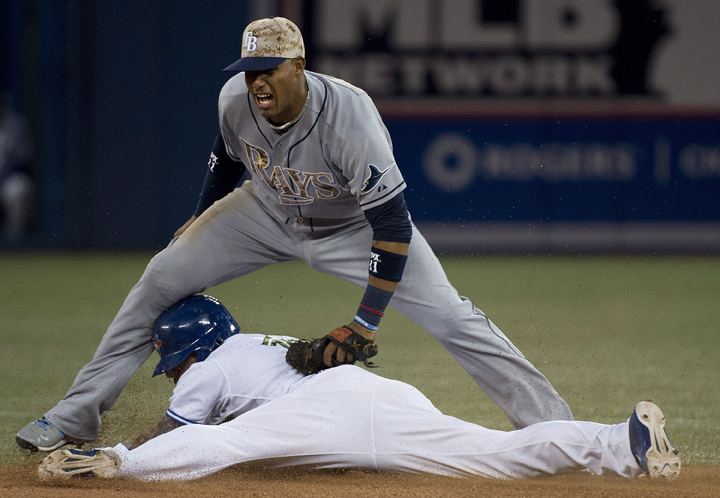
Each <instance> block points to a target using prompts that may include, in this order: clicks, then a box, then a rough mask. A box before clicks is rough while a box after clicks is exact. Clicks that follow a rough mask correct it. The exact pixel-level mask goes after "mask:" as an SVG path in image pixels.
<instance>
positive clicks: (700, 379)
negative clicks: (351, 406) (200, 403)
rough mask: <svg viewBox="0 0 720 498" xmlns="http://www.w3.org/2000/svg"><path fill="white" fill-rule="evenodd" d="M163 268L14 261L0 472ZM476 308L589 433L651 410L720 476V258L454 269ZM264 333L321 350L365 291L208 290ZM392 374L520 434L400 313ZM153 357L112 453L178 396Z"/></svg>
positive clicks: (131, 262) (313, 276) (112, 438)
mask: <svg viewBox="0 0 720 498" xmlns="http://www.w3.org/2000/svg"><path fill="white" fill-rule="evenodd" d="M150 256H151V255H150V254H129V255H124V254H93V253H83V254H31V255H26V256H23V255H18V254H1V253H0V303H1V304H0V306H1V307H2V308H1V309H2V313H0V337H2V344H3V349H2V352H1V353H0V355H1V356H0V358H2V366H3V372H4V373H3V375H2V382H1V383H0V463H2V464H9V463H22V462H34V461H37V460H38V459H39V457H38V455H27V454H24V453H21V452H20V451H19V450H17V448H16V447H15V444H14V435H15V433H16V432H17V430H19V429H20V428H21V427H22V426H23V425H25V424H26V423H28V422H29V421H31V420H33V419H35V418H37V417H38V416H40V415H42V414H43V413H44V412H45V411H46V410H47V409H49V408H51V407H52V406H53V405H54V404H55V402H57V400H59V399H60V398H61V397H62V396H63V395H64V394H65V392H66V390H67V389H68V387H69V386H70V384H71V383H72V380H73V378H74V376H75V374H76V373H77V371H78V370H79V369H80V367H82V366H83V365H84V364H85V363H86V362H87V361H89V360H90V358H91V357H92V354H93V352H94V350H95V347H96V346H97V344H98V343H99V341H100V338H101V337H102V334H103V333H104V331H105V329H106V328H107V326H108V324H109V323H110V321H111V320H112V319H113V317H114V315H115V313H116V312H117V310H118V309H119V307H120V305H121V304H122V301H123V299H124V298H125V296H126V295H127V292H128V291H129V290H130V288H131V287H132V286H133V285H134V283H135V282H136V281H137V279H138V278H139V277H140V275H141V274H142V271H143V270H144V268H145V265H146V264H147V262H148V260H149V259H150ZM442 259H443V264H444V266H445V269H446V271H447V273H448V276H449V277H450V281H451V282H453V284H454V285H455V286H456V288H457V289H458V291H459V292H460V294H462V295H465V296H468V297H470V298H471V299H472V300H473V302H474V303H475V305H476V306H477V307H479V308H481V309H482V310H483V311H484V312H485V313H487V314H488V316H490V318H491V319H492V320H493V321H494V322H495V323H496V324H497V325H498V326H499V327H500V328H501V329H502V330H503V332H505V334H506V335H508V336H509V337H510V339H511V340H512V341H513V342H514V343H515V345H516V346H518V347H519V348H520V349H521V350H522V351H523V353H524V354H525V355H526V356H527V357H528V358H529V359H530V360H531V361H532V362H533V363H534V364H535V365H536V366H537V367H538V368H539V369H540V370H541V371H542V372H543V373H544V374H545V375H546V376H547V377H548V378H549V379H550V381H551V382H552V383H553V385H554V386H555V387H556V388H557V390H558V391H559V392H560V394H561V395H562V396H563V397H564V398H565V399H566V401H567V402H568V403H569V404H570V407H571V408H572V410H573V413H574V414H575V417H576V418H577V419H584V420H594V421H598V422H607V423H617V422H621V421H624V420H625V419H626V418H627V417H628V415H629V414H630V412H631V410H632V407H633V406H634V404H635V403H636V402H637V401H639V400H641V399H652V400H654V401H655V402H656V403H658V404H659V405H660V406H661V407H662V408H663V410H664V411H665V413H666V415H668V416H669V424H668V432H669V434H670V436H671V437H672V440H673V442H674V443H675V444H676V445H677V447H678V448H679V449H680V451H681V452H682V455H683V458H684V464H689V465H720V449H719V448H720V427H719V425H718V423H717V418H716V416H717V414H720V341H718V323H720V309H718V296H720V258H718V257H679V256H678V257H639V256H631V257H629V256H582V257H580V256H574V257H562V256H542V257H541V256H512V257H510V256H504V257H501V256H484V257H469V256H468V257H459V256H456V257H445V258H442ZM208 293H209V294H212V295H214V296H216V297H218V298H219V299H220V300H221V301H223V303H224V304H225V305H226V306H227V307H228V308H229V309H230V311H231V312H232V313H233V314H234V315H235V317H236V318H237V319H238V321H239V322H240V324H241V326H242V327H243V331H244V332H249V333H283V334H289V335H298V336H303V337H318V336H320V335H322V334H324V333H326V332H327V331H329V330H331V329H332V328H334V327H335V326H337V325H339V324H342V323H345V322H346V321H348V320H349V319H350V318H351V315H352V314H353V313H354V310H355V306H356V304H357V302H358V301H359V300H360V297H361V290H360V289H357V288H355V287H353V286H351V285H349V284H346V283H344V282H341V281H337V280H335V279H333V278H331V277H328V276H326V275H320V274H317V273H314V272H312V271H310V270H309V269H307V267H306V266H305V265H304V264H302V263H285V264H282V265H276V266H273V267H270V268H267V269H265V270H263V271H260V272H257V273H256V274H253V275H250V276H248V277H245V278H242V279H239V280H236V281H233V282H229V283H227V284H223V285H221V286H218V287H216V288H214V289H211V290H209V291H208ZM379 344H380V351H381V353H380V355H379V356H378V358H377V361H376V363H377V364H379V365H381V366H382V368H379V369H377V370H375V371H376V372H377V373H379V374H380V375H383V376H386V377H392V378H397V379H400V380H404V381H406V382H409V383H412V384H413V385H415V386H416V387H418V388H419V389H420V390H421V391H422V392H424V393H425V394H426V395H427V396H428V397H429V398H430V399H431V400H432V401H433V402H434V403H435V404H436V406H437V407H438V408H440V409H441V410H442V411H444V412H445V413H448V414H451V415H455V416H457V417H460V418H463V419H465V420H469V421H472V422H476V423H481V424H483V425H485V426H487V427H491V428H497V429H509V428H510V425H509V423H508V422H507V420H506V419H505V417H504V415H503V414H502V412H501V411H500V410H499V409H498V408H497V407H496V406H495V405H494V404H493V403H492V402H491V401H490V400H489V399H488V398H487V396H485V394H484V393H482V391H481V390H480V389H479V388H478V387H477V386H476V385H475V384H474V383H473V382H472V381H471V380H470V378H469V376H468V375H467V374H466V373H465V372H464V371H463V370H462V369H461V368H460V367H459V366H458V365H457V363H455V361H454V360H453V359H452V358H450V357H449V355H448V354H447V353H445V351H444V350H443V349H442V348H441V347H440V346H439V344H438V343H437V342H436V341H435V340H434V339H433V338H432V337H430V335H429V334H428V333H427V332H425V331H424V330H422V329H421V328H419V327H418V326H417V325H415V324H414V323H412V322H411V321H410V320H408V319H407V318H405V317H404V316H402V315H400V314H399V313H396V312H394V311H393V310H391V311H389V312H388V314H387V316H386V318H385V319H383V324H382V327H381V331H380V337H379ZM156 360H157V357H155V356H154V357H153V358H152V359H151V361H150V362H148V364H146V365H145V366H144V367H143V368H142V369H141V370H140V371H139V372H138V373H137V374H136V375H135V377H133V380H132V381H131V382H130V384H129V385H128V388H127V389H126V390H125V392H124V393H123V395H122V396H121V398H120V400H119V401H118V403H117V404H116V406H115V408H113V410H111V411H110V412H108V413H107V414H106V416H105V424H104V428H103V433H102V436H101V439H100V441H99V443H100V444H115V443H117V442H119V441H122V440H124V439H128V438H130V437H132V436H135V435H136V434H138V433H140V432H141V431H144V430H146V429H148V428H149V427H151V426H152V425H154V424H155V423H156V421H157V420H159V418H160V417H161V416H162V414H163V413H164V410H165V408H166V404H167V398H168V397H169V395H170V393H171V390H172V385H171V384H170V382H169V381H168V380H167V379H165V378H156V379H151V378H150V376H151V372H152V367H153V365H154V362H155V361H156Z"/></svg>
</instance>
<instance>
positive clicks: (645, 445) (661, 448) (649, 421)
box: [628, 401, 680, 479]
mask: <svg viewBox="0 0 720 498" xmlns="http://www.w3.org/2000/svg"><path fill="white" fill-rule="evenodd" d="M628 428H629V433H630V449H631V450H632V454H633V456H634V457H635V460H636V461H637V463H638V465H640V467H641V468H642V469H643V470H644V471H645V472H646V473H647V474H648V475H649V476H650V477H652V478H657V477H664V478H665V479H675V478H676V477H677V476H678V474H679V473H680V453H679V452H678V450H676V449H675V448H674V447H673V445H672V444H670V440H669V439H668V437H667V434H666V433H665V416H664V415H663V412H662V411H661V410H660V408H658V407H657V405H655V404H654V403H651V402H650V401H641V402H640V403H638V404H637V405H635V411H634V412H633V414H632V415H631V416H630V418H629V419H628Z"/></svg>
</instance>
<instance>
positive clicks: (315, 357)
mask: <svg viewBox="0 0 720 498" xmlns="http://www.w3.org/2000/svg"><path fill="white" fill-rule="evenodd" d="M331 342H334V343H335V344H337V345H338V347H340V348H342V349H343V350H345V351H346V352H347V353H350V354H351V355H352V357H353V361H352V363H355V362H356V361H362V362H363V363H364V364H365V366H367V367H371V368H372V367H375V365H373V363H372V362H369V361H368V358H372V357H373V356H375V355H376V354H378V347H377V344H375V343H374V342H373V341H371V340H369V339H365V338H364V337H363V336H361V335H360V334H358V333H356V332H353V331H352V330H350V329H349V328H347V327H338V328H336V329H335V330H333V331H332V332H330V333H329V334H328V335H326V336H325V337H323V338H322V339H314V340H312V341H307V340H299V341H297V342H294V343H292V344H291V345H290V347H289V348H288V352H287V354H285V361H287V362H288V364H289V365H290V366H292V367H293V368H295V369H296V370H297V371H298V372H300V373H301V374H303V375H309V374H314V373H317V372H319V371H320V370H324V369H326V368H330V367H328V366H327V365H325V362H324V361H323V352H324V351H325V348H326V347H327V345H328V344H330V343H331ZM332 362H333V364H332V366H334V367H336V366H338V365H340V363H337V361H336V360H335V358H333V360H332Z"/></svg>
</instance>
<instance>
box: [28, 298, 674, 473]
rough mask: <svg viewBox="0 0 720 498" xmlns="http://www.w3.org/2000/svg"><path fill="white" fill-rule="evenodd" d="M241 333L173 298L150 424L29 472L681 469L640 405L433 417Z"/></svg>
mask: <svg viewBox="0 0 720 498" xmlns="http://www.w3.org/2000/svg"><path fill="white" fill-rule="evenodd" d="M239 329H240V327H239V326H238V325H237V323H235V321H234V320H233V318H232V317H231V316H230V314H229V313H228V311H227V310H226V309H225V308H224V306H223V305H222V304H221V303H219V302H218V301H217V300H215V299H214V298H211V297H209V296H193V297H190V298H188V299H185V300H183V301H181V302H180V303H178V304H176V305H175V306H173V307H171V308H170V309H169V310H168V311H166V312H165V313H163V315H161V316H160V318H159V319H158V321H157V323H156V325H155V328H154V331H153V343H154V344H155V346H156V349H157V350H158V353H160V357H161V359H160V362H159V363H158V365H157V367H156V369H155V374H156V375H158V374H161V373H165V374H166V375H167V376H168V377H171V378H173V379H174V381H175V383H176V387H175V391H174V393H173V395H172V397H171V398H170V407H169V409H168V410H167V412H166V414H165V416H164V417H163V419H162V420H161V422H160V423H159V424H158V425H157V427H156V428H155V429H153V430H151V431H149V432H148V433H147V434H144V435H142V436H140V437H138V438H137V439H136V440H135V441H133V442H131V443H130V442H129V443H123V444H118V445H117V446H115V447H114V448H103V449H96V450H91V451H82V450H58V451H56V452H54V453H52V454H51V455H49V456H48V457H46V458H45V460H44V461H43V463H42V464H41V465H40V467H39V469H38V474H39V476H40V477H41V478H43V479H44V478H52V477H71V476H74V475H82V476H96V477H114V476H119V477H129V478H134V479H142V480H167V479H195V478H198V477H202V476H204V475H207V474H210V473H213V472H217V471H218V470H221V469H223V468H226V467H229V466H231V465H234V464H245V465H248V466H259V467H264V468H273V467H290V466H303V467H306V468H317V469H322V468H361V469H368V470H384V471H394V472H402V473H429V474H439V475H446V476H453V477H467V476H473V475H479V476H484V477H493V478H500V479H514V478H526V477H534V476H539V475H548V474H564V473H568V472H573V471H577V470H583V469H590V470H592V471H593V472H595V473H597V474H606V475H612V476H622V477H636V476H639V475H642V474H648V475H650V476H651V477H666V478H673V477H675V476H677V475H678V473H679V472H680V458H679V456H678V454H677V451H676V450H675V449H674V448H673V447H672V445H671V444H670V442H669V440H668V438H667V435H666V434H665V430H664V423H665V418H664V416H663V414H662V412H661V411H660V409H659V408H658V407H657V406H656V405H654V404H652V403H649V402H640V403H638V404H637V405H636V407H635V411H634V412H633V414H632V415H631V416H630V418H629V419H628V420H627V421H626V422H624V423H620V424H615V425H606V424H597V423H592V422H576V421H551V422H542V423H538V424H534V425H533V426H530V427H527V428H524V429H521V430H516V431H510V432H503V431H494V430H489V429H486V428H484V427H481V426H479V425H476V424H471V423H467V422H464V421H462V420H459V419H457V418H455V417H450V416H447V415H443V414H442V413H440V412H439V411H438V410H437V409H436V408H435V407H434V406H433V405H432V403H431V402H430V401H429V400H428V399H427V398H426V397H425V396H423V395H422V394H421V393H420V392H419V391H418V390H417V389H415V388H414V387H412V386H410V385H408V384H404V383H402V382H398V381H394V380H389V379H385V378H382V377H379V376H377V375H375V374H373V373H371V372H369V371H367V370H364V369H362V368H358V367H356V366H352V365H342V366H339V367H338V368H335V369H332V370H324V371H321V372H320V373H317V374H312V375H308V376H303V375H301V374H300V373H299V372H298V371H297V370H295V369H294V368H292V367H290V366H289V365H288V363H286V361H285V359H286V350H287V348H288V346H289V344H290V343H292V342H293V341H296V339H294V338H293V337H287V336H273V335H258V334H253V335H250V334H238V332H239Z"/></svg>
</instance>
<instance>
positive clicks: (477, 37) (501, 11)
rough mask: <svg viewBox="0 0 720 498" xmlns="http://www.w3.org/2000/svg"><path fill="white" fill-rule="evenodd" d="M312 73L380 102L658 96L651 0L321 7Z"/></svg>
mask: <svg viewBox="0 0 720 498" xmlns="http://www.w3.org/2000/svg"><path fill="white" fill-rule="evenodd" d="M314 5H315V17H314V20H313V40H312V46H311V54H310V56H311V57H310V61H311V64H312V66H311V67H312V69H314V70H316V71H319V72H322V73H326V74H332V75H334V76H337V77H339V78H342V79H345V80H348V81H350V82H352V83H353V84H356V85H358V86H360V87H362V88H364V89H365V90H367V91H368V92H369V93H370V94H372V95H373V96H375V97H424V96H441V97H442V96H452V97H458V96H465V97H477V96H489V97H507V98H514V97H565V96H567V97H605V96H617V95H640V94H648V95H653V93H654V91H653V89H652V88H647V83H646V81H647V72H648V66H649V64H650V61H651V58H652V55H653V52H654V49H655V47H656V45H657V43H658V41H660V40H661V39H662V38H663V36H664V35H666V34H667V33H668V27H667V24H666V22H665V19H664V12H663V11H662V10H659V9H656V8H655V7H653V4H652V3H651V2H650V1H648V0H639V1H633V2H630V1H613V0H482V1H480V0H384V1H377V0H316V1H315V2H314Z"/></svg>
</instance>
